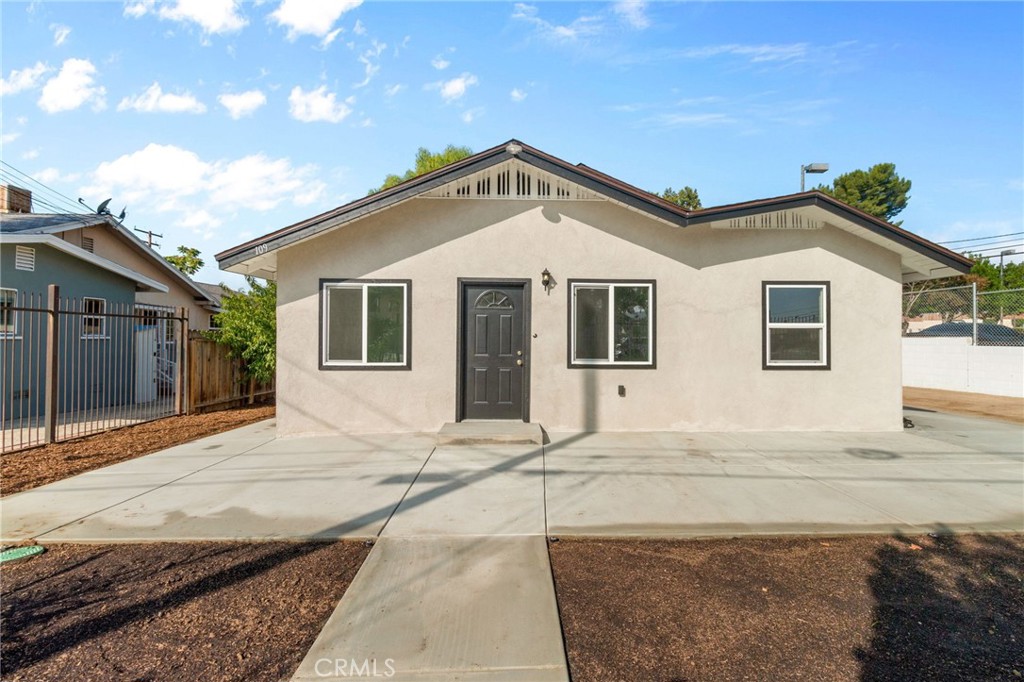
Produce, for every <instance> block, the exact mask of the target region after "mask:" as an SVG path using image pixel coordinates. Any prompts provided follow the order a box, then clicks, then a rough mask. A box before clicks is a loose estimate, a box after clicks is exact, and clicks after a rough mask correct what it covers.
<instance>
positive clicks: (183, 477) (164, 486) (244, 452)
mask: <svg viewBox="0 0 1024 682" xmlns="http://www.w3.org/2000/svg"><path fill="white" fill-rule="evenodd" d="M272 440H274V439H273V438H269V439H267V440H265V441H263V442H262V443H257V444H256V445H254V446H252V447H251V448H249V449H248V450H243V451H242V452H236V453H235V454H233V455H228V456H227V457H225V458H224V459H218V460H217V461H216V462H213V463H212V464H207V465H206V466H204V467H199V468H198V469H196V470H195V471H190V472H188V473H187V474H184V475H183V476H179V477H177V478H175V479H172V480H170V481H165V482H163V483H161V484H160V485H157V486H154V487H152V488H150V489H149V490H144V491H142V492H141V493H138V494H136V495H131V496H130V497H126V498H125V499H123V500H121V501H119V502H114V503H113V504H111V505H107V506H106V507H103V508H102V509H97V510H96V511H92V512H89V513H88V514H86V515H85V516H80V517H78V518H77V519H72V520H71V521H68V522H67V523H62V524H60V525H58V526H54V527H53V528H49V529H47V530H45V531H43V532H42V533H39V534H38V535H36V536H35V537H37V538H42V537H44V536H46V535H49V534H50V533H52V532H54V531H57V530H60V529H61V528H64V527H65V526H70V525H71V524H72V523H78V522H79V521H81V520H83V519H87V518H89V517H90V516H96V515H97V514H101V513H103V512H105V511H107V510H108V509H113V508H114V507H116V506H118V505H119V504H124V503H125V502H131V501H132V500H134V499H136V498H139V497H142V496H143V495H148V494H150V493H151V492H154V491H157V490H160V489H161V488H166V487H167V486H169V485H171V484H172V483H177V482H178V481H181V480H183V479H186V478H188V477H189V476H192V475H195V474H198V473H199V472H200V471H205V470H207V469H209V468H210V467H215V466H217V465H218V464H223V463H224V462H226V461H228V460H229V459H234V458H235V457H240V456H241V455H245V454H248V453H250V452H252V451H253V450H255V449H256V448H259V447H263V446H264V445H266V444H267V443H269V442H270V441H272ZM193 442H194V441H193ZM158 452H160V451H159V450H158ZM150 454H156V453H155V452H154V453H150ZM146 456H148V455H146ZM128 461H130V460H128ZM115 466H116V465H115Z"/></svg>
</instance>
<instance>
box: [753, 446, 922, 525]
mask: <svg viewBox="0 0 1024 682" xmlns="http://www.w3.org/2000/svg"><path fill="white" fill-rule="evenodd" d="M737 442H738V443H739V444H740V445H742V446H743V447H745V448H746V449H747V450H750V451H752V452H756V453H757V454H759V455H761V456H762V457H764V458H765V459H766V460H768V461H769V462H771V463H772V464H775V465H778V466H781V467H783V468H785V469H789V470H790V471H792V472H793V473H796V474H798V475H800V476H803V477H804V478H806V479H808V480H811V481H814V482H815V483H820V484H821V485H823V486H825V487H826V488H828V489H829V490H834V491H836V492H837V493H839V494H840V495H845V496H846V497H848V498H850V499H851V500H853V501H854V502H856V503H858V504H862V505H864V506H865V507H867V508H869V509H874V510H875V511H876V512H880V513H882V514H884V515H885V516H888V517H889V518H891V519H895V520H896V521H899V522H900V523H902V524H904V525H906V526H910V527H911V528H919V529H921V530H923V531H927V530H928V529H927V528H926V527H925V526H919V525H918V524H916V523H911V522H910V521H907V520H906V519H902V518H900V517H899V516H896V515H895V514H893V513H892V512H889V511H886V510H885V509H882V508H881V507H876V506H875V505H873V504H871V503H870V502H867V501H866V500H862V499H860V498H859V497H857V496H856V495H853V494H852V493H848V492H846V491H845V490H843V489H842V488H838V487H836V486H834V485H832V484H831V483H828V482H827V481H823V480H822V479H820V478H816V477H814V476H811V475H810V474H808V473H804V472H803V471H800V470H799V469H797V468H796V467H793V466H790V465H789V464H786V463H785V462H781V461H778V460H775V459H772V457H771V456H770V455H769V454H768V453H766V452H762V451H761V450H758V449H757V448H755V447H753V446H751V445H748V444H746V443H744V442H743V441H740V440H738V439H737Z"/></svg>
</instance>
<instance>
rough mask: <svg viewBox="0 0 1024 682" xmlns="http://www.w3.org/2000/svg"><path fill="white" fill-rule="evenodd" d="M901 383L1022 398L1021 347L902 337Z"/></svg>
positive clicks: (1023, 361) (1023, 360)
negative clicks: (975, 344) (977, 344)
mask: <svg viewBox="0 0 1024 682" xmlns="http://www.w3.org/2000/svg"><path fill="white" fill-rule="evenodd" d="M903 385H904V386H911V387H914V388H938V389H942V390H944V391H964V392H967V393H985V394H987V395H1005V396H1011V397H1014V398H1024V347H1022V346H972V345H971V340H970V339H968V338H955V339H936V338H930V339H929V338H925V339H911V338H904V339H903Z"/></svg>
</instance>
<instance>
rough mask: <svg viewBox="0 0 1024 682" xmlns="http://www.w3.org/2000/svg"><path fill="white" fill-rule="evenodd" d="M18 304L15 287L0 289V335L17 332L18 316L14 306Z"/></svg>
mask: <svg viewBox="0 0 1024 682" xmlns="http://www.w3.org/2000/svg"><path fill="white" fill-rule="evenodd" d="M16 305H18V290H17V289H0V337H5V336H6V337H8V338H9V337H13V336H15V335H17V333H18V318H17V315H16V314H15V310H14V307H15V306H16Z"/></svg>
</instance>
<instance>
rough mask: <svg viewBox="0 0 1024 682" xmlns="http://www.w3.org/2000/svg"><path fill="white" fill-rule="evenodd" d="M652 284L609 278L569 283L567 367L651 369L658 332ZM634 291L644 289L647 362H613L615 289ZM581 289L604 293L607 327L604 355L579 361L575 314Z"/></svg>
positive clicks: (653, 284) (649, 281)
mask: <svg viewBox="0 0 1024 682" xmlns="http://www.w3.org/2000/svg"><path fill="white" fill-rule="evenodd" d="M654 286H655V282H654V281H653V280H611V279H589V280H574V279H571V280H569V329H568V334H569V345H570V348H569V366H570V367H602V366H609V367H621V368H623V369H626V368H636V367H651V368H653V367H654V366H655V358H654V348H655V339H654V335H655V333H656V330H657V325H656V324H655V294H654ZM625 288H630V289H636V288H646V289H647V311H646V312H647V359H646V360H616V359H615V348H616V339H615V336H616V325H615V292H616V291H617V290H618V289H625ZM581 289H588V290H607V291H608V298H607V305H608V309H607V314H608V318H607V321H606V323H605V324H606V325H607V330H606V331H607V335H608V339H607V342H606V343H607V347H606V352H607V355H606V356H605V357H604V358H580V357H578V355H577V354H578V350H577V346H578V344H579V335H578V333H577V332H578V331H579V330H578V329H577V326H576V325H577V324H578V315H577V307H576V302H577V299H578V295H579V291H580V290H581Z"/></svg>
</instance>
